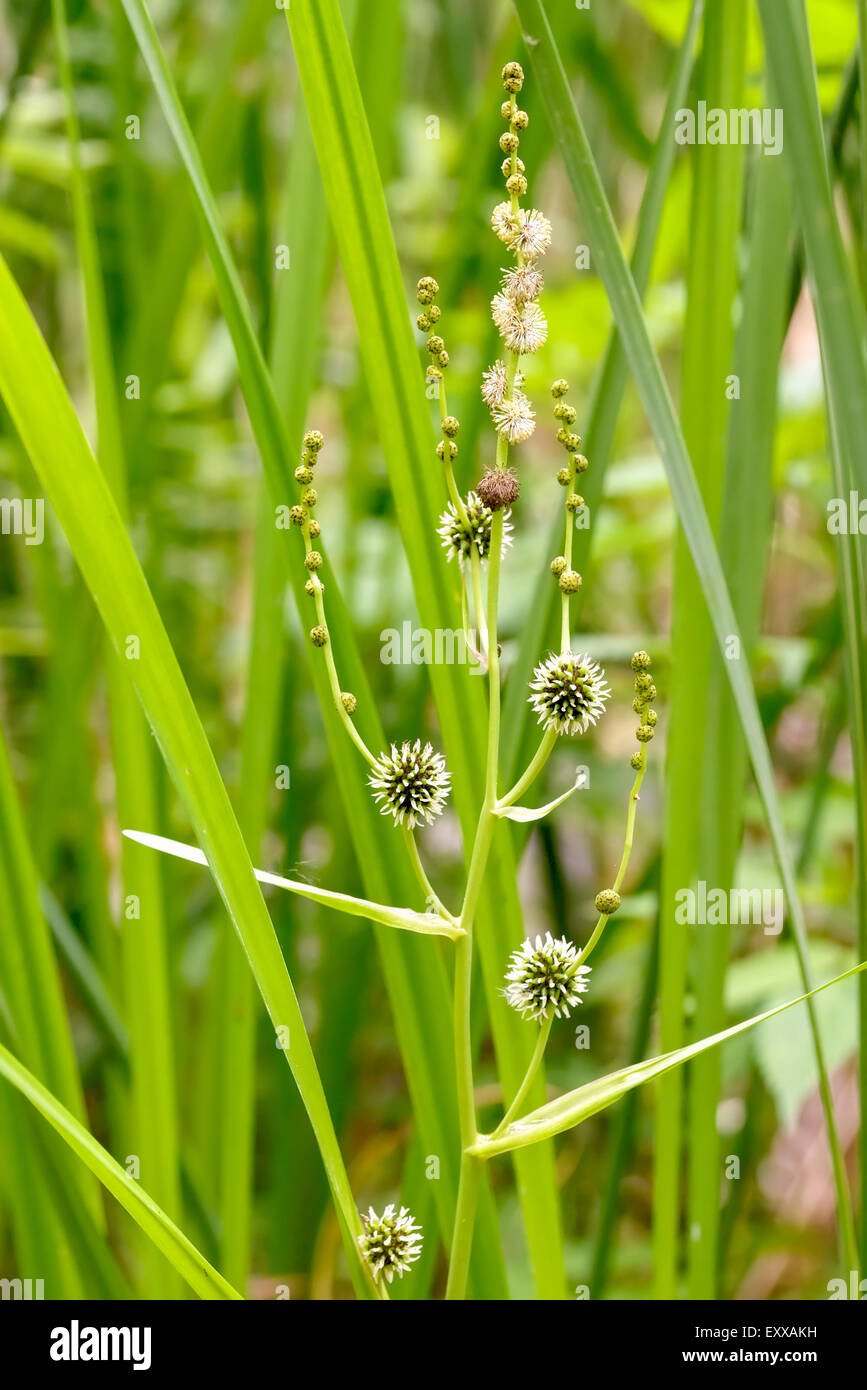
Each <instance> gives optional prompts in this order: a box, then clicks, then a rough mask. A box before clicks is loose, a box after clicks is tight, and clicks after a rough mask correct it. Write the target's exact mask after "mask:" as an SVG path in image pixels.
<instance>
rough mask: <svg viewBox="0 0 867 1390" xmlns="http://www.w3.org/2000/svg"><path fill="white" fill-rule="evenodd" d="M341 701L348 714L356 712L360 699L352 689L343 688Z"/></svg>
mask: <svg viewBox="0 0 867 1390" xmlns="http://www.w3.org/2000/svg"><path fill="white" fill-rule="evenodd" d="M340 703H341V705H342V706H343V708H344V709H345V710H346V713H347V714H354V713H355V711H356V710H357V709H358V700H357V699H356V697H355V696H354V695H353V693H352V691H351V690H341V692H340Z"/></svg>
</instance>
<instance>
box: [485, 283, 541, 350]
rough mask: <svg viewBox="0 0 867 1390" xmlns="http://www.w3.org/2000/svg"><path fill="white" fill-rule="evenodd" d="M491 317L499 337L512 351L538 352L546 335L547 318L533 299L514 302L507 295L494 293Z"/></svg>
mask: <svg viewBox="0 0 867 1390" xmlns="http://www.w3.org/2000/svg"><path fill="white" fill-rule="evenodd" d="M491 317H492V318H493V320H494V323H495V324H496V325H497V327H498V328H499V330H500V337H501V338H502V339H503V341H504V343H505V344H506V347H507V348H510V349H511V350H512V352H520V353H521V354H524V353H528V352H538V351H539V349H540V348H541V347H542V346H543V345H544V343H545V340H546V338H547V337H548V320H547V319H546V318H545V315H544V313H543V311H542V306H541V305H540V304H537V303H535V301H531V302H530V303H529V304H516V303H515V302H514V300H511V299H509V297H508V295H505V294H502V293H500V294H495V295H494V298H493V300H492V302H491Z"/></svg>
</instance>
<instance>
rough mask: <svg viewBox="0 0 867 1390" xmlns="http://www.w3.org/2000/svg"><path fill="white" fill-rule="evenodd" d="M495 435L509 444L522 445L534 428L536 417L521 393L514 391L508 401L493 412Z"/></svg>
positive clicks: (503, 402) (502, 402)
mask: <svg viewBox="0 0 867 1390" xmlns="http://www.w3.org/2000/svg"><path fill="white" fill-rule="evenodd" d="M493 420H494V424H495V425H496V427H497V433H498V434H501V435H503V436H504V438H506V439H508V441H509V443H510V444H523V442H524V440H525V439H529V438H530V435H531V434H532V433H533V431H534V430H535V428H536V416H535V414H534V412H533V407H532V406H531V404H530V402H529V400H528V399H527V397H526V396H525V395H524V393H523V391H515V392H514V394H513V395H511V396H509V398H508V400H505V401H501V402H500V404H499V405H498V406H496V407H495V408H494V411H493Z"/></svg>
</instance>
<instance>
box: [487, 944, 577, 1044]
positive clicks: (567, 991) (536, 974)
mask: <svg viewBox="0 0 867 1390" xmlns="http://www.w3.org/2000/svg"><path fill="white" fill-rule="evenodd" d="M589 974H590V966H589V965H582V964H581V957H580V953H579V952H578V951H576V949H575V947H574V946H573V945H572V942H571V941H567V940H566V937H565V936H558V937H556V938H555V937H553V936H552V935H551V933H550V932H546V933H545V936H544V938H543V937H541V936H537V937H536V940H535V943H534V942H532V941H531V940H530V939H529V937H528V938H527V940H526V941H524V942H523V943H522V944H521V946H520V947H519V949H518V950H517V951H513V952H512V954H511V956H510V957H509V969H508V970H507V972H506V988H505V990H504V991H503V993H504V994H505V996H506V1002H507V1003H508V1004H511V1006H512V1008H513V1009H517V1011H518V1013H519V1014H520V1015H521V1017H522V1018H532V1019H534V1020H535V1022H536V1023H542V1022H544V1020H545V1019H547V1018H549V1017H550V1016H551V1015H552V1014H553V1015H554V1016H555V1017H556V1018H568V1017H569V1011H570V1010H571V1009H574V1008H577V1006H578V1005H579V1004H580V1003H581V995H582V994H584V993H585V991H586V989H587V986H588V984H589V980H588V978H587V977H588V975H589Z"/></svg>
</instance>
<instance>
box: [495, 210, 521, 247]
mask: <svg viewBox="0 0 867 1390" xmlns="http://www.w3.org/2000/svg"><path fill="white" fill-rule="evenodd" d="M491 226H492V227H493V229H494V231H495V232H496V234H497V236H498V237H499V238H500V241H502V242H504V243H505V244H506V245H507V246H510V245H511V243H512V241H513V240H514V238H515V236H516V234H517V232H518V228H519V222H518V218H517V217H516V216H515V214H514V212H513V211H512V204H511V203H497V206H496V207H495V208H494V211H493V212H492V213H491Z"/></svg>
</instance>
